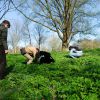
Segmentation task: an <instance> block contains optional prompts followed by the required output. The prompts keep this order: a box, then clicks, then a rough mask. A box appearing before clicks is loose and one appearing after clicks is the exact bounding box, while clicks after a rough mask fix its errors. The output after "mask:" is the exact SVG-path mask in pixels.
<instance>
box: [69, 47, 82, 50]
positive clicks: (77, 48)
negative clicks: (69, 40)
mask: <svg viewBox="0 0 100 100" xmlns="http://www.w3.org/2000/svg"><path fill="white" fill-rule="evenodd" d="M73 48H74V49H76V50H78V51H80V50H81V49H80V48H79V47H77V46H70V47H69V50H71V49H73Z"/></svg>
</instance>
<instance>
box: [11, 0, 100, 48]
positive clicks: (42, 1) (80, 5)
mask: <svg viewBox="0 0 100 100" xmlns="http://www.w3.org/2000/svg"><path fill="white" fill-rule="evenodd" d="M30 2H31V3H30ZM95 2H96V3H97V2H100V1H99V0H96V1H95V0H34V1H33V0H24V1H23V9H24V11H25V8H26V7H27V9H28V11H29V13H30V14H29V13H28V12H27V13H25V12H24V11H23V10H22V8H21V9H20V8H19V7H18V6H16V5H15V4H14V2H12V3H13V5H14V7H15V8H16V9H17V10H18V11H19V12H20V13H22V14H23V15H24V16H25V17H26V18H28V19H30V20H31V21H33V22H36V23H38V24H41V25H43V26H44V27H46V28H49V29H50V30H52V31H54V32H57V33H58V36H59V38H60V39H61V40H62V49H65V48H66V47H68V44H69V42H70V39H71V38H72V37H73V35H75V34H77V33H87V31H88V30H90V29H91V27H89V25H90V20H89V18H91V17H94V16H96V15H97V14H99V13H98V12H96V13H95V12H92V11H91V9H92V5H94V4H96V3H95ZM24 7H25V8H24ZM87 7H90V8H91V9H90V10H89V9H88V8H87ZM30 15H31V16H30ZM34 15H35V17H33V16H34ZM83 23H84V25H82V24H83ZM86 23H87V24H89V25H88V26H87V24H86Z"/></svg>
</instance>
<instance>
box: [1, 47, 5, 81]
mask: <svg viewBox="0 0 100 100" xmlns="http://www.w3.org/2000/svg"><path fill="white" fill-rule="evenodd" d="M5 75H6V54H5V50H4V47H3V46H0V79H3V78H4V76H5Z"/></svg>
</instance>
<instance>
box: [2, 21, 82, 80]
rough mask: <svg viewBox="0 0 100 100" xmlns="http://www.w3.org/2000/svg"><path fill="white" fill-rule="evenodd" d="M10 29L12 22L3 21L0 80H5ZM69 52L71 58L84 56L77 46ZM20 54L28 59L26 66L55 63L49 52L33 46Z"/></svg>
mask: <svg viewBox="0 0 100 100" xmlns="http://www.w3.org/2000/svg"><path fill="white" fill-rule="evenodd" d="M8 28H10V22H9V21H8V20H4V21H2V23H1V24H0V79H3V78H4V76H5V73H6V54H7V53H8V45H7V32H8ZM69 51H70V52H69V56H70V57H71V58H78V57H81V56H82V55H83V52H82V50H81V49H79V48H78V47H77V46H70V47H69ZM20 52H21V54H22V55H23V56H24V57H26V58H27V61H26V64H31V63H32V62H33V61H34V62H36V63H38V64H42V63H51V62H55V60H54V59H53V58H52V56H51V55H50V53H49V52H46V51H40V50H39V49H38V48H35V47H33V46H31V45H30V46H26V47H24V48H21V49H20Z"/></svg>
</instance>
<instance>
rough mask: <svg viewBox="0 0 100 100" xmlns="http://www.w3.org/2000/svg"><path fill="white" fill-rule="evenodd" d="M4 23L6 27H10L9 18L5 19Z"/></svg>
mask: <svg viewBox="0 0 100 100" xmlns="http://www.w3.org/2000/svg"><path fill="white" fill-rule="evenodd" d="M2 24H3V25H4V26H5V28H10V22H9V21H8V20H4V21H3V22H2Z"/></svg>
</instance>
